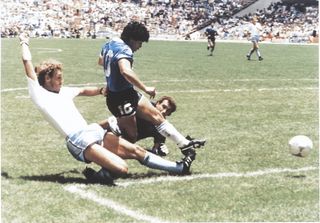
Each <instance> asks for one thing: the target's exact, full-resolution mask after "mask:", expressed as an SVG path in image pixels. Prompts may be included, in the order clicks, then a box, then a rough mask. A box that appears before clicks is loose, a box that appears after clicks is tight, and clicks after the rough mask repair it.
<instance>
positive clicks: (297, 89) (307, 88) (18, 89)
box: [1, 85, 319, 94]
mask: <svg viewBox="0 0 320 223" xmlns="http://www.w3.org/2000/svg"><path fill="white" fill-rule="evenodd" d="M70 86H71V85H70ZM72 86H75V85H72ZM79 86H80V85H79ZM81 86H85V85H81ZM90 86H91V85H90ZM318 89H319V88H317V87H302V88H296V87H289V88H288V87H283V88H251V89H249V88H238V89H237V88H236V89H188V90H172V91H170V90H168V91H157V93H159V94H167V93H208V92H231V93H234V92H252V91H258V92H262V91H300V90H318ZM21 90H28V89H27V88H7V89H2V90H1V93H5V92H14V91H21Z"/></svg>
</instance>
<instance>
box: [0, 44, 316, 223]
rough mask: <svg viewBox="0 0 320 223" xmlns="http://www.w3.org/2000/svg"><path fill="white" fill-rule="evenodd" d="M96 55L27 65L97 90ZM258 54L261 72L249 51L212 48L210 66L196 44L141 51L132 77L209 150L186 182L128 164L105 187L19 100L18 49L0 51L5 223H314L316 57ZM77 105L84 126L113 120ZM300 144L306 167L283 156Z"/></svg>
mask: <svg viewBox="0 0 320 223" xmlns="http://www.w3.org/2000/svg"><path fill="white" fill-rule="evenodd" d="M103 43H104V40H68V39H59V40H49V39H38V40H35V39H32V40H31V43H30V48H31V52H32V54H33V61H34V63H35V64H37V63H39V62H41V61H42V60H43V59H47V58H54V59H57V60H59V61H61V62H63V64H64V76H65V83H64V84H65V85H67V86H82V85H87V84H90V85H97V86H103V83H104V76H103V72H102V68H101V67H99V66H98V65H97V60H98V55H99V53H100V49H101V46H102V45H103ZM260 46H261V53H262V56H263V57H264V60H263V61H262V62H259V61H258V60H257V58H256V55H253V56H252V60H251V61H248V60H246V57H245V55H246V53H247V52H248V51H249V49H250V47H251V44H250V43H249V42H248V43H220V42H218V43H217V45H216V49H215V51H214V55H213V56H212V57H211V56H208V54H209V52H208V51H207V49H206V43H205V42H188V41H182V42H166V41H150V42H149V43H144V45H143V47H142V48H141V49H140V50H139V51H138V52H137V53H136V54H135V61H134V69H135V71H136V72H137V74H138V75H139V77H140V79H141V80H143V81H144V82H145V83H146V84H147V85H149V86H155V87H156V88H157V91H158V95H157V97H156V98H159V97H161V96H163V95H169V96H172V97H174V98H175V100H176V102H177V105H178V108H177V111H176V112H175V113H174V114H173V115H172V116H170V117H169V120H170V122H171V123H172V124H174V125H175V126H176V128H177V129H178V130H180V132H182V133H183V134H184V135H191V136H192V137H196V138H205V139H206V140H207V144H206V146H205V147H204V149H201V150H199V151H198V153H197V157H196V160H195V161H194V163H193V165H192V167H191V170H192V174H191V175H189V176H180V177H179V176H170V175H169V174H167V173H166V172H161V171H157V170H152V169H148V168H146V167H145V166H142V165H141V164H140V163H139V162H137V161H134V160H129V161H128V165H129V173H130V174H129V175H128V176H127V177H126V178H122V179H117V180H116V181H115V183H116V186H114V187H110V186H106V185H100V184H88V183H87V182H86V180H85V177H84V176H83V175H82V170H83V169H84V168H85V167H86V165H85V164H84V163H81V162H78V161H76V160H75V159H74V158H73V157H72V156H71V155H70V154H69V152H68V150H67V148H66V146H65V141H64V139H63V138H62V137H61V136H60V135H59V134H58V132H56V131H55V130H54V129H53V128H52V127H51V126H50V125H49V124H48V123H47V122H46V121H45V120H44V119H43V118H42V116H41V114H40V113H39V112H38V111H37V110H36V108H35V107H34V105H33V104H32V102H31V100H30V98H29V96H28V92H27V89H26V87H27V81H26V78H25V75H24V70H23V66H22V63H21V56H20V45H19V41H18V40H17V39H2V52H1V53H2V58H1V59H2V61H1V133H2V135H1V175H2V177H1V200H2V205H1V206H2V208H1V217H2V222H23V223H26V222H37V223H39V222H59V223H61V222H68V223H73V222H74V223H79V222H83V223H87V222H95V223H96V222H97V223H98V222H99V223H100V222H164V221H166V222H226V221H229V222H230V221H231V222H238V221H239V222H253V221H260V222H261V221H266V222H272V221H273V222H275V221H276V222H285V221H288V222H296V221H300V222H319V220H320V218H319V138H318V135H319V131H318V126H319V125H318V124H319V116H318V113H319V100H318V92H319V91H318V74H319V67H318V66H319V65H318V60H319V57H318V55H319V53H318V46H314V45H278V44H263V43H262V44H261V45H260ZM76 104H77V106H78V108H79V110H80V111H81V113H82V114H83V116H84V117H85V118H86V120H87V121H88V122H89V123H91V122H98V121H100V120H102V119H105V118H106V117H108V116H109V115H110V112H109V111H107V109H106V107H105V98H104V97H102V96H97V97H78V98H77V99H76ZM301 134H302V135H307V136H309V137H310V138H311V139H312V140H313V143H314V149H313V150H312V152H311V153H310V155H309V156H307V157H305V158H299V157H295V156H292V155H290V154H289V150H288V140H289V139H290V138H291V137H292V136H294V135H301ZM138 144H140V145H142V146H143V147H150V146H152V140H151V139H148V140H144V141H140V142H138ZM166 144H167V146H168V147H169V149H170V153H169V155H168V156H167V157H166V158H167V159H169V160H173V161H178V160H180V159H181V158H182V154H181V153H180V151H179V149H178V148H177V146H175V145H174V143H173V142H171V141H170V140H168V142H167V143H166ZM89 166H90V167H92V168H94V169H96V170H98V169H99V167H98V166H96V165H94V164H90V165H89Z"/></svg>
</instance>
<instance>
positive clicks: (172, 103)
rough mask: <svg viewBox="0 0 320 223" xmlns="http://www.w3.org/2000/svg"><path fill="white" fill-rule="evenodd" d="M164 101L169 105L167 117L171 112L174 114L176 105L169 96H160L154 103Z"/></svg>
mask: <svg viewBox="0 0 320 223" xmlns="http://www.w3.org/2000/svg"><path fill="white" fill-rule="evenodd" d="M164 100H167V101H168V102H169V105H170V107H171V110H170V114H169V115H171V114H172V113H173V112H175V111H176V110H177V104H176V102H175V100H174V99H173V98H172V97H170V96H162V97H161V98H160V99H158V100H157V102H156V103H161V102H163V101H164Z"/></svg>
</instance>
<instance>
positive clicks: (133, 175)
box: [121, 171, 171, 179]
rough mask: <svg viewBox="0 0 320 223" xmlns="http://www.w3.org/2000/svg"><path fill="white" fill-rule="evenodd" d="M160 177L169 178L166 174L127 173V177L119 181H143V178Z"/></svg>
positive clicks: (150, 172)
mask: <svg viewBox="0 0 320 223" xmlns="http://www.w3.org/2000/svg"><path fill="white" fill-rule="evenodd" d="M161 176H171V175H170V174H169V173H166V172H162V173H159V172H152V171H149V172H147V173H128V174H127V175H125V176H123V177H121V179H144V178H152V177H161Z"/></svg>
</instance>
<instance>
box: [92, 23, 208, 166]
mask: <svg viewBox="0 0 320 223" xmlns="http://www.w3.org/2000/svg"><path fill="white" fill-rule="evenodd" d="M148 40H149V31H148V30H147V28H146V27H145V26H144V24H142V23H139V22H130V23H128V24H127V25H126V26H125V27H124V29H123V32H122V33H121V37H120V38H114V39H112V40H110V41H109V42H107V43H106V44H105V45H104V46H103V47H102V50H101V54H100V57H99V61H98V63H99V65H102V66H103V68H104V74H105V78H106V82H107V86H106V88H107V93H106V104H107V107H108V108H109V110H110V112H111V113H112V114H113V115H114V116H115V117H117V118H118V119H119V122H120V123H121V126H123V127H124V129H125V132H126V134H127V138H126V139H127V140H129V141H130V142H136V141H137V135H138V131H137V120H136V117H139V118H142V119H144V120H147V121H149V122H151V123H152V124H153V125H154V126H155V127H156V128H157V130H158V132H159V133H160V134H162V135H163V136H164V137H167V138H170V139H171V140H173V141H174V142H175V143H176V144H177V145H178V147H179V148H180V149H181V151H182V153H183V154H184V155H186V157H185V159H186V160H190V165H191V162H192V161H193V160H194V159H195V150H194V148H199V147H201V146H204V144H205V140H188V139H186V138H185V137H184V136H183V135H182V134H181V133H179V132H178V131H177V130H176V128H175V127H174V126H173V125H172V124H171V123H169V122H168V121H167V120H166V119H165V118H164V117H163V115H162V114H161V113H160V112H159V111H158V110H157V109H156V108H155V107H154V106H153V105H152V104H151V102H150V101H149V100H148V99H147V98H145V97H144V96H143V95H142V94H141V93H140V92H138V91H136V90H135V89H134V87H136V88H138V89H140V90H142V91H143V92H145V93H146V94H148V95H150V97H151V98H153V97H155V95H156V90H155V88H154V87H148V86H146V85H145V84H144V83H143V82H142V81H141V80H140V79H139V78H138V76H137V74H136V73H135V72H134V71H133V69H132V65H133V53H134V52H135V51H137V50H138V49H140V48H141V46H142V43H143V42H148Z"/></svg>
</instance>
